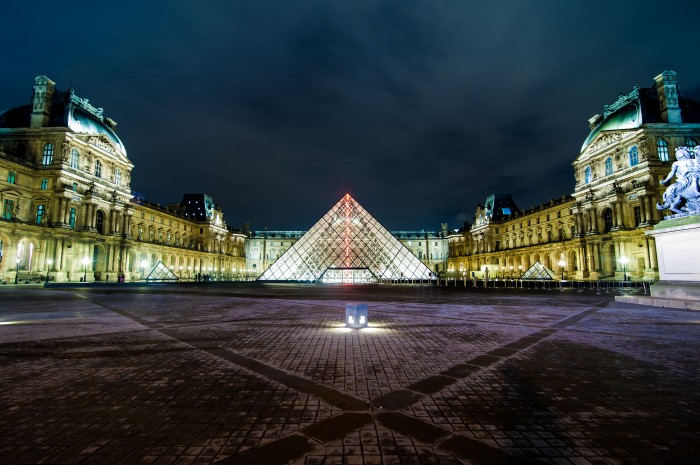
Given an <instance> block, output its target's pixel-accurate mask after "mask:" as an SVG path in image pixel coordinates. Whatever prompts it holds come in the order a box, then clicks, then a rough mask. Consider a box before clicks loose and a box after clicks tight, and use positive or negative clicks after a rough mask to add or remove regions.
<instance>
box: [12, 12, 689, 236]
mask: <svg viewBox="0 0 700 465" xmlns="http://www.w3.org/2000/svg"><path fill="white" fill-rule="evenodd" d="M699 19H700V2H698V1H696V0H692V1H691V0H687V1H666V2H662V3H658V2H640V1H628V0H617V1H610V0H586V1H577V0H575V1H574V0H572V1H562V0H533V1H523V0H521V1H515V0H501V1H467V0H461V1H458V0H452V1H448V0H430V1H429V0H424V1H417V0H401V1H390V0H385V1H365V0H343V1H333V0H309V1H294V0H279V1H267V0H253V1H242V0H239V1H231V0H229V1H220V2H213V1H205V0H203V1H192V0H187V1H179V0H177V1H174V0H169V1H146V2H140V1H139V2H132V1H119V2H94V1H84V2H83V1H79V2H71V1H64V2H44V1H36V2H11V3H10V4H7V5H3V7H2V11H1V12H0V25H1V27H0V38H2V43H3V52H2V63H3V65H2V72H1V73H0V86H1V89H2V91H1V92H0V108H2V109H6V108H10V107H13V106H17V105H20V104H24V103H28V102H29V100H30V97H31V92H32V86H33V84H34V81H33V80H34V77H35V76H37V75H39V74H45V75H46V76H48V77H49V78H51V79H52V80H53V81H55V82H56V87H57V88H58V89H59V90H65V89H67V88H70V87H73V88H74V89H75V91H76V94H77V95H79V96H80V97H86V98H88V99H90V102H91V103H92V104H94V105H95V106H97V107H103V108H104V109H105V115H106V116H108V117H110V118H112V119H114V120H115V121H117V123H118V127H117V133H118V135H119V136H120V138H121V139H122V141H123V142H124V145H125V146H126V149H127V154H128V156H129V158H130V159H131V161H132V162H133V163H134V165H135V169H134V172H133V180H132V184H131V188H132V189H133V190H134V191H135V192H139V193H141V194H143V195H144V196H145V197H146V198H147V199H149V200H151V201H152V202H159V203H162V204H165V203H169V202H178V201H179V200H180V199H181V198H182V195H183V194H184V193H187V192H206V193H208V194H210V195H211V196H212V197H213V198H214V200H215V201H216V202H217V203H219V204H220V205H221V206H222V208H223V210H224V213H225V218H226V220H227V223H228V224H229V226H232V227H241V226H242V225H243V223H244V222H248V223H250V225H251V228H253V229H263V228H265V227H267V228H269V229H271V230H272V229H294V230H306V229H308V228H309V227H311V226H312V225H313V224H314V223H315V222H316V220H317V219H318V218H320V217H321V215H323V214H324V213H326V211H328V209H330V207H331V206H333V205H334V204H335V203H336V202H337V201H338V200H339V199H340V198H341V197H342V196H343V195H344V194H345V193H346V192H348V193H350V194H351V195H352V196H353V197H354V198H355V199H356V200H357V201H358V202H359V203H360V204H361V205H363V206H364V207H365V208H366V209H367V210H368V211H369V212H370V213H371V214H372V215H373V216H375V218H377V220H379V221H380V222H381V223H382V224H384V226H386V227H387V228H389V229H391V230H400V229H418V230H420V229H425V230H436V229H439V227H440V223H448V224H449V226H450V228H457V227H460V226H462V224H463V222H464V221H465V220H469V221H471V220H472V219H473V214H474V210H475V208H476V205H477V204H478V203H482V202H483V201H484V200H485V198H486V197H487V196H488V195H489V194H492V193H511V194H512V195H513V198H514V199H515V201H516V203H517V204H518V206H519V207H520V208H522V209H525V208H529V207H530V206H531V205H537V204H540V203H542V202H546V201H549V199H550V198H553V197H555V198H556V197H560V196H561V195H562V194H569V193H571V192H573V188H574V178H573V171H572V169H571V162H572V161H573V160H574V159H575V157H576V156H577V155H578V154H579V150H580V147H581V144H582V143H583V140H584V139H585V138H586V136H587V134H588V123H587V120H588V118H590V117H591V116H593V115H594V114H596V113H602V111H603V105H606V104H610V103H613V102H614V101H615V99H616V98H617V97H618V95H619V94H621V93H628V92H630V91H631V90H632V88H633V86H634V85H635V84H638V83H639V84H642V85H643V86H645V87H649V86H651V84H652V83H653V78H654V77H655V76H656V75H657V74H659V73H660V72H662V71H664V70H666V69H671V70H674V71H676V72H677V73H678V79H679V84H680V88H681V92H682V93H683V95H685V96H688V97H693V98H700V53H699V50H700V49H699V48H698V44H699V43H700V27H699V26H697V24H699Z"/></svg>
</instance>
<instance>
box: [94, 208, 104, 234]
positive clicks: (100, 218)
mask: <svg viewBox="0 0 700 465" xmlns="http://www.w3.org/2000/svg"><path fill="white" fill-rule="evenodd" d="M104 224H105V214H104V213H103V212H102V210H97V214H96V215H95V229H97V232H98V233H99V234H104Z"/></svg>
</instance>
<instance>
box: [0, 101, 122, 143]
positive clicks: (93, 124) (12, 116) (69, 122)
mask: <svg viewBox="0 0 700 465" xmlns="http://www.w3.org/2000/svg"><path fill="white" fill-rule="evenodd" d="M75 100H80V99H77V98H75V97H74V93H73V91H72V90H68V91H66V92H56V93H55V94H54V97H53V99H52V102H51V111H50V113H49V121H48V124H47V127H52V128H69V129H71V130H72V131H75V132H77V133H81V134H95V135H104V136H107V137H108V138H109V139H110V140H111V141H112V142H113V143H114V144H115V145H116V146H117V147H119V148H120V149H121V150H122V152H124V153H126V150H125V148H124V144H122V141H121V140H120V139H119V136H117V134H116V133H115V132H114V130H113V129H112V128H111V127H109V125H108V124H107V123H106V122H105V120H104V118H101V117H99V116H97V115H96V114H92V113H91V112H90V111H89V110H86V109H85V108H83V107H81V106H80V104H77V103H75ZM100 111H101V110H100ZM98 114H100V113H98ZM31 115H32V105H31V104H27V105H21V106H18V107H15V108H11V109H9V110H6V111H3V112H1V113H0V128H12V129H20V128H29V127H30V122H31Z"/></svg>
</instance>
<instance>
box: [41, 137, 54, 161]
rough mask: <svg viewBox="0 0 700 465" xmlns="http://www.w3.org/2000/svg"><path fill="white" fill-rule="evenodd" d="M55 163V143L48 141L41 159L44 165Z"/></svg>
mask: <svg viewBox="0 0 700 465" xmlns="http://www.w3.org/2000/svg"><path fill="white" fill-rule="evenodd" d="M51 163H53V144H52V143H50V142H49V143H48V144H46V145H45V146H44V157H43V158H42V159H41V164H42V165H43V166H49V165H51Z"/></svg>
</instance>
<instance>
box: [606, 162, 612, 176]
mask: <svg viewBox="0 0 700 465" xmlns="http://www.w3.org/2000/svg"><path fill="white" fill-rule="evenodd" d="M611 174H613V163H612V157H608V158H606V159H605V175H606V176H610V175H611Z"/></svg>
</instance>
